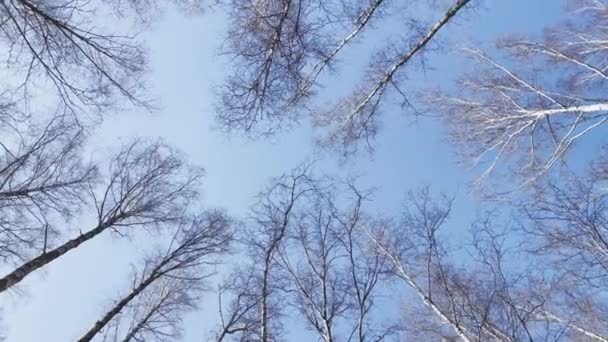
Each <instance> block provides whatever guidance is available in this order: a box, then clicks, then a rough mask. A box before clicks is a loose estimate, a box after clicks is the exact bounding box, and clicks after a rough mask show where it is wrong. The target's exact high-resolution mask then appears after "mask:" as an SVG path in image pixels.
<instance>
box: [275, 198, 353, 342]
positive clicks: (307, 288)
mask: <svg viewBox="0 0 608 342" xmlns="http://www.w3.org/2000/svg"><path fill="white" fill-rule="evenodd" d="M313 200H314V203H312V204H311V209H310V211H306V212H303V213H299V214H297V219H296V220H297V222H296V223H295V224H294V231H293V232H291V234H290V235H292V236H291V238H292V239H293V240H294V241H293V245H295V246H289V247H290V248H285V247H284V248H283V249H281V250H280V253H279V256H280V264H281V266H282V267H284V268H285V270H286V271H287V273H288V274H289V276H290V277H289V279H290V281H289V283H290V285H288V288H289V289H290V291H292V292H293V293H295V295H294V296H293V297H294V298H293V299H292V300H291V301H292V302H293V305H294V306H295V308H296V309H297V310H298V311H299V312H300V313H301V314H302V315H303V316H304V318H305V319H306V322H307V326H308V327H310V329H311V330H313V331H315V332H316V333H317V334H318V336H319V338H320V339H321V340H322V341H324V342H333V341H336V338H337V336H336V334H337V332H336V330H337V327H336V325H337V324H338V320H339V319H340V318H342V317H343V316H344V314H345V313H346V312H347V310H348V304H349V303H348V291H347V290H346V288H347V286H348V281H347V279H348V278H347V274H346V272H344V271H343V270H342V269H341V267H340V266H339V264H340V261H341V259H342V258H343V254H342V252H343V251H342V250H341V248H340V247H341V246H340V240H339V239H338V236H339V234H340V232H339V231H337V229H336V228H337V227H336V223H337V222H336V219H335V218H334V215H335V214H334V212H333V211H334V208H332V205H331V203H329V202H328V201H327V200H324V199H323V198H314V199H313ZM291 289H292V290H291Z"/></svg>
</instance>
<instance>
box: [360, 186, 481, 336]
mask: <svg viewBox="0 0 608 342" xmlns="http://www.w3.org/2000/svg"><path fill="white" fill-rule="evenodd" d="M451 203H452V200H451V199H449V198H443V199H442V200H441V201H440V202H438V203H436V202H435V201H434V200H433V198H432V197H431V194H430V191H429V189H428V188H423V189H422V190H420V191H419V192H418V193H416V192H411V193H410V194H409V202H408V205H406V208H405V209H404V217H403V223H402V224H400V225H396V226H395V225H394V224H391V223H387V225H386V226H385V227H381V228H380V229H378V230H376V231H368V235H369V237H370V239H371V240H372V241H373V243H374V244H375V246H376V248H377V249H378V251H379V252H380V253H381V254H382V255H384V256H385V257H386V258H387V260H388V261H389V262H390V263H391V264H392V266H393V272H394V275H395V277H397V278H398V279H401V280H402V281H403V282H404V283H405V285H406V286H407V287H408V288H410V289H412V290H413V291H414V293H415V295H416V296H417V297H418V298H419V299H420V300H421V302H422V303H423V304H424V306H425V307H426V308H427V309H428V310H429V311H430V312H431V313H432V314H433V315H434V316H435V317H436V319H437V320H438V321H439V322H440V323H442V324H444V325H445V326H446V327H448V328H449V329H451V330H452V332H453V334H455V335H456V336H457V337H458V338H460V339H461V340H462V341H473V339H472V338H471V337H470V336H469V335H468V333H467V328H466V327H465V326H464V325H463V323H462V322H460V321H459V319H458V317H457V316H455V315H454V314H453V312H450V310H449V309H448V308H446V307H444V305H442V303H441V301H440V299H439V297H441V296H439V295H438V293H441V292H444V291H442V290H446V289H441V286H439V287H438V286H437V285H438V284H439V285H441V282H437V281H435V278H436V276H439V277H446V273H447V270H446V265H445V264H444V262H443V258H444V257H445V253H446V251H445V247H444V246H443V244H441V241H440V240H439V239H438V238H437V237H438V234H439V233H438V231H439V229H440V228H441V226H442V225H443V223H444V222H445V220H446V219H447V217H448V215H449V213H450V210H451Z"/></svg>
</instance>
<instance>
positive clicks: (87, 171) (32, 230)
mask: <svg viewBox="0 0 608 342" xmlns="http://www.w3.org/2000/svg"><path fill="white" fill-rule="evenodd" d="M22 126H25V127H26V129H22ZM4 127H5V128H7V130H6V133H7V134H5V135H4V136H3V141H2V142H0V148H1V149H2V150H1V152H0V153H1V159H0V213H2V214H1V215H2V219H0V258H2V260H3V261H4V262H14V261H18V262H23V261H25V260H27V259H28V258H30V257H31V256H32V253H34V254H37V253H45V252H46V249H47V246H48V245H50V242H51V241H52V239H53V237H54V236H55V235H57V233H59V232H58V231H57V230H56V228H57V227H56V226H57V225H60V224H64V223H65V219H69V218H70V217H73V216H74V215H75V214H76V213H77V212H78V211H79V209H80V208H81V207H82V206H83V205H84V201H85V199H86V197H87V192H88V189H89V184H91V182H94V181H95V179H96V178H97V171H96V168H95V167H94V166H93V165H90V164H87V163H85V162H84V161H82V158H81V156H80V154H81V147H82V145H83V140H84V134H83V132H82V130H81V129H80V128H79V127H78V125H76V124H75V123H74V122H73V121H71V120H68V119H67V118H62V117H56V118H54V119H53V120H51V121H50V122H48V123H47V124H46V125H44V126H42V127H33V125H32V124H30V123H28V122H25V123H16V122H13V124H12V125H10V126H8V125H7V126H4ZM8 127H12V128H13V129H9V128H8ZM54 216H60V218H61V219H57V218H54ZM57 221H58V222H57Z"/></svg>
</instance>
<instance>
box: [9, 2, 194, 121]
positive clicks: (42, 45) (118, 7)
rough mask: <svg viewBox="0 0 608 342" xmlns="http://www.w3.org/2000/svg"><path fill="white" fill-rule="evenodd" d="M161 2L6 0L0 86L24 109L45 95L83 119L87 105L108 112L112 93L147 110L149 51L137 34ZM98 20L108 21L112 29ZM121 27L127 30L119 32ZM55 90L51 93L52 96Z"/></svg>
mask: <svg viewBox="0 0 608 342" xmlns="http://www.w3.org/2000/svg"><path fill="white" fill-rule="evenodd" d="M172 2H173V3H175V4H177V5H178V6H179V7H180V8H182V9H184V10H185V11H188V12H195V11H196V12H198V11H200V10H201V9H202V4H201V3H200V1H196V0H191V1H186V0H175V1H172ZM165 5H166V4H165V2H163V1H155V0H145V1H144V0H129V1H106V0H97V1H85V0H61V1H36V0H10V1H3V2H2V4H1V5H0V46H1V48H2V50H3V51H4V52H3V53H2V55H1V56H0V64H2V65H3V66H5V70H3V71H4V76H3V78H4V80H6V81H7V83H8V84H7V85H4V86H3V87H6V88H5V90H6V91H7V92H10V93H11V94H12V96H13V97H14V98H15V100H19V101H21V102H23V104H24V106H23V107H24V108H28V109H29V108H31V107H36V106H39V105H40V103H45V102H48V101H49V100H50V101H51V102H52V103H57V104H58V105H59V107H60V108H61V110H62V111H64V112H69V113H71V114H72V115H78V116H82V112H83V111H85V109H87V108H88V109H91V108H93V109H95V110H96V111H97V112H101V111H102V110H107V109H108V106H110V105H113V104H115V100H116V98H117V97H119V98H123V99H127V100H128V101H130V102H131V103H133V104H135V105H138V106H143V107H146V108H148V109H151V108H152V107H151V104H152V101H151V100H150V98H147V95H146V94H145V92H144V91H143V90H144V88H145V84H144V83H145V82H144V79H143V76H144V72H145V71H146V51H145V48H144V46H143V45H142V43H141V40H140V39H139V38H138V34H137V33H138V31H141V30H140V28H139V27H141V28H143V27H142V26H141V25H140V24H145V23H147V22H150V21H151V20H153V19H154V18H155V17H156V14H157V13H159V12H160V10H161V9H162V8H164V7H166V6H165ZM99 18H104V19H105V20H107V19H108V18H112V20H113V21H114V22H113V25H112V27H108V25H107V24H108V23H107V22H103V21H100V20H99ZM117 22H118V23H119V24H117ZM133 24H135V26H133ZM121 25H122V26H125V27H126V28H130V32H132V33H131V34H130V35H126V34H123V33H120V32H116V27H117V26H121ZM9 80H11V81H9ZM53 89H54V90H55V94H56V96H53V97H49V96H48V94H49V93H51V92H52V91H53ZM3 90H4V89H3ZM32 100H36V101H32Z"/></svg>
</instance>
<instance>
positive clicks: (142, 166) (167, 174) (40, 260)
mask: <svg viewBox="0 0 608 342" xmlns="http://www.w3.org/2000/svg"><path fill="white" fill-rule="evenodd" d="M199 178H200V171H197V170H194V169H191V168H188V166H187V165H185V164H184V162H183V161H182V160H181V159H180V157H179V155H178V154H176V152H175V151H172V150H171V149H170V148H169V147H167V146H165V145H163V144H161V143H152V144H148V143H145V142H143V141H137V140H136V141H135V142H133V143H131V144H128V145H126V146H125V147H124V148H123V149H122V151H120V153H118V154H117V155H116V156H115V157H114V158H113V160H112V162H111V163H110V167H109V173H108V175H107V179H106V181H105V184H104V186H102V187H101V188H100V189H99V190H100V191H97V190H96V189H94V185H93V184H91V185H90V197H91V198H92V201H93V203H94V205H95V208H96V214H97V219H96V221H97V223H96V225H95V227H93V228H91V229H89V230H87V231H86V232H85V233H81V234H80V235H79V236H78V237H75V238H73V239H71V240H68V241H66V242H65V243H63V244H61V245H59V246H57V247H55V248H53V249H52V250H49V251H43V253H41V254H39V255H38V256H36V257H35V258H33V259H30V260H29V261H27V262H25V263H24V264H22V265H21V266H19V267H17V268H16V269H14V270H12V271H10V272H9V273H8V274H6V275H5V276H3V277H2V278H1V279H0V292H1V291H5V290H7V289H8V288H10V287H11V286H13V285H15V284H17V283H19V282H20V281H21V280H23V278H25V277H26V276H27V275H29V274H30V273H32V272H34V271H35V270H37V269H39V268H41V267H44V266H45V265H47V264H49V263H50V262H52V261H53V260H55V259H57V258H59V257H61V256H62V255H64V254H65V253H67V252H69V251H71V250H73V249H75V248H77V247H78V246H80V245H81V244H83V243H84V242H86V241H88V240H90V239H93V238H94V237H96V236H98V235H99V234H101V233H103V232H104V231H106V230H110V231H113V232H115V233H117V234H119V235H120V234H128V232H129V229H133V228H136V227H140V228H146V229H149V228H153V227H157V226H160V225H162V224H165V223H173V222H176V221H179V220H180V219H181V218H182V215H180V213H181V212H183V208H184V206H186V205H187V204H188V202H190V201H192V200H193V199H194V198H195V196H196V189H195V187H196V184H197V181H198V179H199Z"/></svg>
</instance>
